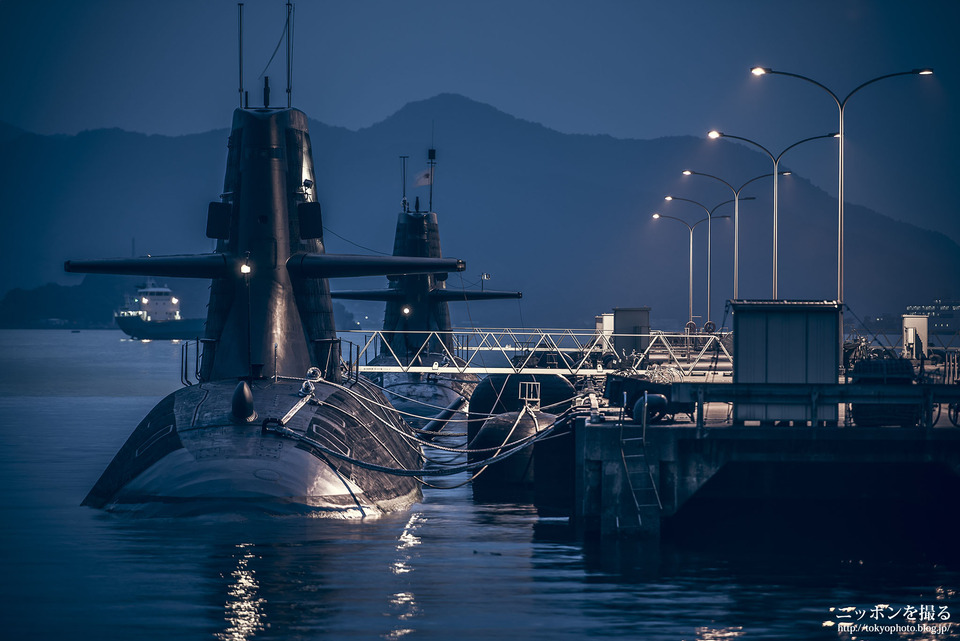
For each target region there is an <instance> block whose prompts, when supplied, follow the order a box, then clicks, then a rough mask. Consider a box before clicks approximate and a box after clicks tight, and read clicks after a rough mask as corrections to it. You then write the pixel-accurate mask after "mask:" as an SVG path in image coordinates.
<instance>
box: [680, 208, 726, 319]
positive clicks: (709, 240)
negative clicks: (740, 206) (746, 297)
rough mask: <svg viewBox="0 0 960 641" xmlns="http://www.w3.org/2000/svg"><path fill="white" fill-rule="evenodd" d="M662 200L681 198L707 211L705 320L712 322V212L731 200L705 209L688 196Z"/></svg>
mask: <svg viewBox="0 0 960 641" xmlns="http://www.w3.org/2000/svg"><path fill="white" fill-rule="evenodd" d="M664 200H666V201H671V200H682V201H683V202H687V203H693V204H694V205H696V206H697V207H699V208H700V209H702V210H703V211H705V212H706V213H707V219H706V220H707V322H708V323H709V322H712V320H711V317H710V278H711V272H712V270H713V259H712V251H713V250H712V245H713V212H715V211H716V210H717V209H719V208H720V207H721V206H722V205H726V204H727V203H732V202H733V200H732V199H731V200H725V201H723V202H722V203H720V204H719V205H717V206H716V207H714V208H713V209H707V207H706V206H705V205H704V204H703V203H698V202H697V201H695V200H690V199H689V198H679V197H676V196H665V197H664ZM723 218H730V216H723Z"/></svg>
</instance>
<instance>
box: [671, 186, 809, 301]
mask: <svg viewBox="0 0 960 641" xmlns="http://www.w3.org/2000/svg"><path fill="white" fill-rule="evenodd" d="M789 174H790V172H789V171H781V172H780V175H781V176H788V175H789ZM683 175H684V176H706V177H707V178H713V179H714V180H717V181H719V182H722V183H723V184H724V185H726V186H727V187H728V188H729V189H730V191H731V192H732V193H733V299H734V300H737V299H738V298H739V297H740V293H739V292H740V200H741V198H740V192H741V191H743V189H744V187H746V186H747V185H749V184H750V183H752V182H755V181H757V180H760V179H761V178H767V177H769V176H772V175H773V174H763V175H761V176H757V177H756V178H751V179H750V180H748V181H747V182H745V183H743V184H742V185H740V187H739V188H735V187H734V186H733V185H731V184H730V183H728V182H727V181H726V180H724V179H723V178H720V177H718V176H714V175H713V174H705V173H703V172H702V171H693V170H691V169H684V170H683ZM742 200H754V198H753V197H752V196H751V197H749V198H743V199H742Z"/></svg>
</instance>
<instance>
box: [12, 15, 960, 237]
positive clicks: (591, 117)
mask: <svg viewBox="0 0 960 641" xmlns="http://www.w3.org/2000/svg"><path fill="white" fill-rule="evenodd" d="M284 13H285V9H284V3H283V1H282V0H270V1H265V0H252V1H249V2H246V3H245V44H244V46H245V50H244V63H245V64H244V76H245V85H246V88H247V89H248V90H249V91H250V93H251V96H254V95H256V96H259V95H260V94H259V86H260V83H261V81H260V80H258V76H260V74H261V72H262V71H263V70H264V67H265V66H266V65H267V61H268V60H269V58H270V55H271V53H272V52H273V50H274V47H275V46H276V45H277V43H278V41H279V40H280V36H281V32H282V28H283V18H284ZM958 32H960V2H956V1H954V0H940V1H926V0H919V1H918V0H911V1H909V2H907V1H905V0H806V1H802V2H789V3H787V2H769V0H760V1H754V0H732V1H728V2H718V1H715V0H693V1H687V2H663V1H658V2H653V1H645V0H643V1H641V0H635V1H619V2H614V1H609V0H600V1H591V2H585V1H580V2H576V1H572V0H529V1H517V0H511V1H506V0H503V1H501V0H485V1H483V2H461V1H451V0H437V1H430V2H428V1H419V0H413V1H410V2H397V1H396V0H376V1H357V2H342V1H341V2H300V3H299V4H297V6H296V23H295V32H294V43H295V59H294V67H295V69H294V104H295V106H298V107H299V108H301V109H303V110H304V111H306V112H307V113H308V115H309V116H310V117H312V118H315V119H318V120H321V121H323V122H325V123H327V124H331V125H338V126H343V127H347V128H350V129H359V128H363V127H366V126H369V125H371V124H374V123H376V122H378V121H380V120H382V119H384V118H386V117H387V116H389V115H390V114H391V113H393V112H395V111H396V110H398V109H399V108H400V107H402V106H403V105H404V104H406V103H408V102H411V101H415V100H421V99H425V98H429V97H431V96H434V95H436V94H439V93H444V92H452V93H459V94H462V95H464V96H467V97H469V98H471V99H474V100H477V101H481V102H485V103H488V104H490V105H493V106H494V107H496V108H498V109H500V110H502V111H505V112H507V113H509V114H511V115H514V116H517V117H520V118H523V119H526V120H531V121H534V122H538V123H542V124H544V125H546V126H548V127H550V128H553V129H556V130H559V131H561V132H566V133H588V134H609V135H612V136H615V137H621V138H657V137H660V136H673V135H693V136H704V135H705V134H706V132H707V131H709V130H710V129H714V128H716V129H720V130H722V131H724V132H726V133H730V134H734V135H738V136H742V137H746V138H750V139H753V140H755V141H757V142H760V143H761V144H763V145H764V146H766V147H767V148H769V149H770V150H772V151H774V152H777V153H779V151H781V150H783V149H784V148H786V147H787V146H789V145H791V144H792V143H794V142H797V141H798V140H801V139H803V138H807V137H810V136H816V135H819V134H825V133H829V132H832V131H835V130H836V129H837V120H838V116H837V108H836V106H835V104H834V103H833V101H832V99H831V98H830V97H829V96H828V95H827V94H826V93H825V92H823V91H822V90H820V89H817V88H816V87H814V86H813V85H810V84H808V83H805V82H803V81H800V80H796V79H792V78H787V77H783V76H768V77H765V78H755V77H753V76H752V75H751V74H750V73H749V70H750V68H751V67H752V66H754V65H758V64H759V65H763V66H767V67H772V68H774V69H777V70H782V71H787V72H792V73H796V74H800V75H804V76H808V77H811V78H813V79H815V80H817V81H818V82H820V83H822V84H824V85H826V86H827V87H829V88H831V89H832V90H833V91H834V92H835V93H837V94H839V95H840V97H841V98H842V97H844V96H845V95H846V94H847V93H849V92H850V91H851V90H852V89H854V88H855V87H857V86H858V85H859V84H861V83H862V82H864V81H866V80H869V79H871V78H874V77H876V76H880V75H884V74H887V73H893V72H899V71H908V70H910V69H914V68H917V67H933V68H934V69H935V75H934V76H932V77H914V76H904V77H898V78H893V79H889V80H885V81H882V82H879V83H877V84H876V85H873V86H871V87H868V88H866V89H864V90H863V91H862V92H859V93H858V94H857V95H856V96H854V97H853V98H852V99H851V100H850V103H849V105H848V107H847V109H846V135H847V143H846V149H847V168H846V190H847V202H848V203H856V204H863V205H867V206H869V207H871V208H873V209H875V210H877V211H878V212H880V213H883V214H887V215H890V216H893V217H895V218H898V219H901V220H906V221H908V222H912V223H914V224H916V225H918V226H920V227H923V228H927V229H933V230H936V231H940V232H943V233H945V234H947V235H948V236H949V237H951V238H952V239H953V240H954V241H957V242H960V206H958V202H960V193H958V189H957V185H958V184H960V154H958V152H960V128H958V127H957V124H956V123H955V122H954V119H955V117H956V116H957V115H958V114H960V75H958V74H960V71H958V65H960V46H958V44H957V40H956V38H957V33H958ZM0 60H2V70H3V76H2V86H3V94H4V97H5V99H4V100H3V101H2V104H0V121H4V122H7V123H9V124H12V125H15V126H18V127H21V128H23V129H26V130H28V131H32V132H36V133H42V134H52V133H67V134H73V133H76V132H79V131H82V130H86V129H97V128H109V127H119V128H122V129H126V130H129V131H137V132H145V133H156V134H163V135H181V134H188V133H195V132H201V131H206V130H210V129H218V128H225V127H228V126H229V123H230V116H231V111H232V109H233V108H234V107H236V106H237V105H238V103H239V98H238V92H237V89H238V71H237V67H238V66H237V5H236V2H232V1H221V0H216V1H214V0H189V1H186V0H183V1H180V0H164V1H158V2H129V1H99V2H98V1H90V2H76V1H71V2H65V1H47V2H45V1H43V0H31V1H30V2H27V1H25V0H16V1H11V0H0ZM284 74H285V49H284V48H283V47H281V48H280V51H279V52H278V53H277V56H276V59H275V61H274V62H273V64H272V66H271V67H270V68H269V70H268V72H267V75H270V76H271V84H272V85H273V86H274V93H273V95H274V97H275V98H274V102H275V103H277V102H283V101H284V93H283V88H284V84H285V80H284ZM717 144H727V145H730V144H737V143H734V142H731V141H729V140H728V141H718V142H717ZM521 160H522V159H521ZM691 162H692V163H694V162H695V159H692V160H691ZM784 164H785V165H786V166H787V167H789V168H790V169H793V170H794V171H795V172H797V173H798V174H801V175H803V176H805V177H807V178H809V179H811V180H812V181H813V182H814V183H815V184H817V185H818V186H819V187H821V188H823V189H824V190H825V191H827V192H828V193H830V194H832V195H835V194H836V191H837V167H836V146H835V145H830V144H829V143H827V144H825V145H823V146H820V147H817V146H816V144H811V145H807V146H805V147H804V148H798V149H796V150H794V151H791V152H790V153H789V154H788V155H787V156H785V159H784ZM690 168H691V169H694V170H696V169H697V168H696V167H695V166H691V167H690ZM681 169H683V167H677V174H678V180H677V182H676V183H674V184H670V185H664V186H663V191H664V193H668V192H673V193H675V194H676V195H683V189H684V184H685V183H684V182H683V179H682V178H681V177H680V176H679V172H680V170H681ZM745 179H746V177H740V176H730V177H729V180H730V182H743V181H744V180H745ZM649 213H650V212H648V211H640V210H639V208H638V215H643V216H649ZM4 215H9V213H8V212H7V213H5V214H4ZM847 233H848V234H849V233H855V230H848V232H847Z"/></svg>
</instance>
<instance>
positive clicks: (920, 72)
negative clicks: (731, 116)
mask: <svg viewBox="0 0 960 641" xmlns="http://www.w3.org/2000/svg"><path fill="white" fill-rule="evenodd" d="M750 73H752V74H753V75H755V76H765V75H768V74H770V75H779V76H790V77H791V78H799V79H800V80H805V81H807V82H809V83H810V84H813V85H816V86H818V87H820V88H821V89H823V90H824V91H826V92H827V93H828V94H830V97H831V98H833V100H834V102H836V103H837V110H838V111H839V112H840V132H839V133H838V134H837V136H838V137H839V138H840V154H839V158H840V160H839V170H838V174H839V177H838V183H839V185H838V187H837V191H838V193H837V201H838V204H837V302H841V303H842V302H843V109H844V107H846V105H847V101H848V100H850V97H851V96H852V95H853V94H855V93H857V92H858V91H860V90H861V89H863V88H864V87H866V86H867V85H872V84H873V83H875V82H878V81H880V80H885V79H886V78H893V77H895V76H931V75H933V69H929V68H925V69H912V70H910V71H899V72H897V73H888V74H886V75H883V76H877V77H876V78H873V79H871V80H868V81H866V82H864V83H863V84H861V85H860V86H858V87H857V88H856V89H854V90H853V91H851V92H850V93H848V94H847V97H846V98H843V99H842V100H841V99H840V97H839V96H837V94H835V93H834V92H833V91H831V90H830V89H829V88H827V87H826V86H825V85H822V84H820V83H819V82H817V81H816V80H814V79H813V78H807V77H806V76H801V75H800V74H797V73H788V72H786V71H775V70H773V69H770V68H769V67H754V68H753V69H751V70H750Z"/></svg>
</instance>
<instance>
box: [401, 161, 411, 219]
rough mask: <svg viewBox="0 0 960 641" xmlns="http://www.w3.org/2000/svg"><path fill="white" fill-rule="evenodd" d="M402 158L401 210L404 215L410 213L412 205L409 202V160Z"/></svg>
mask: <svg viewBox="0 0 960 641" xmlns="http://www.w3.org/2000/svg"><path fill="white" fill-rule="evenodd" d="M409 157H410V156H400V183H401V185H402V186H403V198H402V199H401V200H400V209H401V211H403V213H405V214H406V213H409V212H410V203H409V202H408V201H407V158H409Z"/></svg>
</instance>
